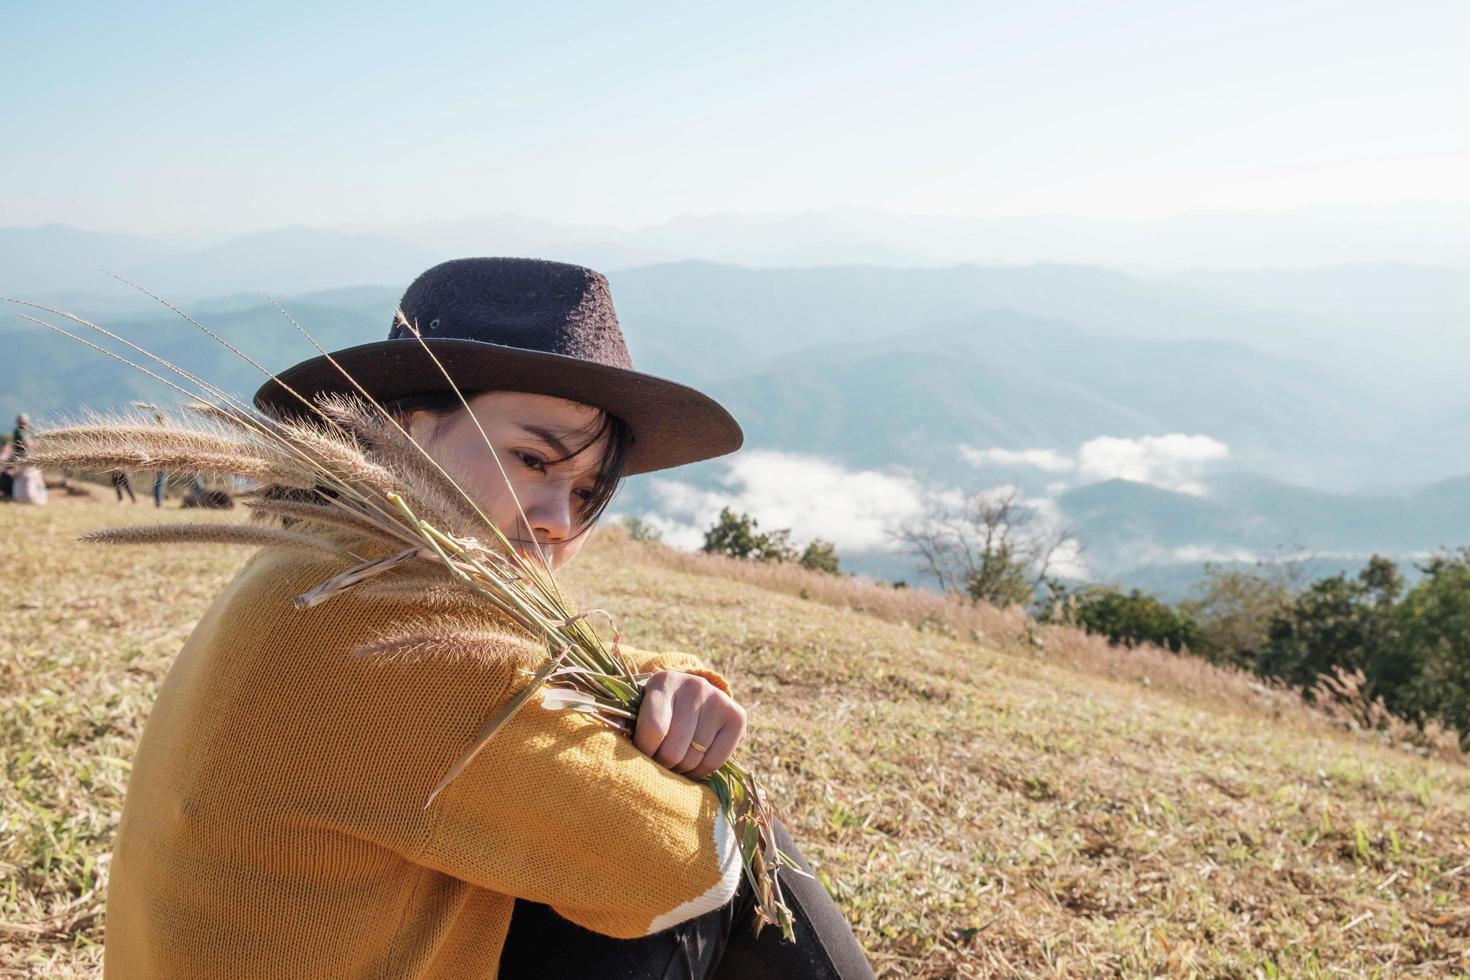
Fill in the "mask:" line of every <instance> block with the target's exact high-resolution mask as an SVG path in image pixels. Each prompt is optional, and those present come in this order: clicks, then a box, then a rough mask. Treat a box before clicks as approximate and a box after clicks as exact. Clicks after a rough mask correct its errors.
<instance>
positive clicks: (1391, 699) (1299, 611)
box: [1256, 555, 1404, 711]
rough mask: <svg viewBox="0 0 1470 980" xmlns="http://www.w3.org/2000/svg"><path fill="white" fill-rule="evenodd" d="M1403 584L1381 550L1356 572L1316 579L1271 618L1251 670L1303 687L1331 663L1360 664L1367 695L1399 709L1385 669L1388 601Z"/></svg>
mask: <svg viewBox="0 0 1470 980" xmlns="http://www.w3.org/2000/svg"><path fill="white" fill-rule="evenodd" d="M1403 588H1404V579H1403V576H1402V575H1400V574H1399V570H1398V566H1396V565H1395V564H1394V563H1393V562H1391V561H1389V560H1388V559H1387V558H1384V557H1383V556H1381V555H1374V556H1373V557H1372V558H1370V559H1369V561H1368V564H1367V565H1366V566H1364V567H1363V569H1362V570H1361V571H1359V572H1358V574H1357V576H1356V577H1353V578H1349V577H1348V576H1347V575H1345V574H1342V573H1339V574H1337V575H1333V576H1330V577H1328V578H1324V579H1318V580H1317V581H1316V582H1313V583H1312V584H1311V585H1309V586H1308V587H1307V588H1306V589H1304V590H1303V591H1302V592H1301V594H1299V595H1297V596H1296V597H1295V598H1294V599H1293V600H1292V601H1291V602H1290V603H1289V604H1288V605H1287V606H1286V607H1285V608H1284V609H1282V610H1281V612H1280V613H1278V614H1277V615H1276V616H1274V617H1273V618H1272V620H1271V622H1270V624H1269V625H1268V627H1267V629H1266V643H1265V645H1264V646H1263V647H1262V649H1261V653H1260V656H1259V657H1258V658H1257V660H1256V670H1257V671H1258V672H1259V673H1261V674H1264V675H1267V676H1270V677H1279V678H1281V679H1282V680H1284V681H1286V682H1287V683H1289V684H1292V685H1294V686H1296V687H1299V688H1301V689H1302V690H1304V691H1309V690H1311V689H1312V686H1313V685H1314V684H1315V683H1316V682H1317V678H1318V676H1319V675H1322V674H1330V673H1331V672H1332V670H1333V668H1334V667H1342V668H1344V669H1345V670H1349V671H1351V670H1354V669H1361V670H1362V671H1363V673H1364V674H1365V675H1366V676H1367V679H1368V695H1369V696H1370V697H1376V696H1378V695H1380V694H1381V695H1383V697H1384V700H1385V701H1386V702H1387V703H1388V706H1389V707H1390V708H1391V709H1393V710H1395V711H1398V710H1400V704H1399V703H1397V702H1398V698H1399V694H1398V693H1397V692H1395V691H1394V690H1392V689H1393V688H1394V687H1396V686H1397V685H1396V684H1395V683H1394V682H1393V681H1392V680H1391V679H1390V675H1391V674H1393V673H1397V668H1395V667H1394V666H1392V664H1393V662H1394V660H1395V655H1394V653H1393V651H1392V649H1391V646H1392V644H1393V643H1394V641H1395V639H1396V633H1397V624H1396V622H1395V609H1394V602H1395V600H1396V599H1397V598H1398V596H1399V594H1400V593H1401V592H1402V591H1403ZM1385 682H1387V683H1385Z"/></svg>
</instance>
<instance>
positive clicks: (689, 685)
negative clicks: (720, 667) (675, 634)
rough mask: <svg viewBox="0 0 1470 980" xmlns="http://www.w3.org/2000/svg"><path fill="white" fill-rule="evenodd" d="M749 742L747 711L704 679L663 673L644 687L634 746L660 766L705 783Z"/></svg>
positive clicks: (665, 671) (682, 674)
mask: <svg viewBox="0 0 1470 980" xmlns="http://www.w3.org/2000/svg"><path fill="white" fill-rule="evenodd" d="M744 737H745V709H744V708H742V707H740V705H738V704H736V703H735V701H734V699H733V698H731V697H730V695H728V694H726V693H725V692H724V691H722V690H720V689H719V688H718V687H715V686H714V685H713V684H711V683H710V682H709V681H707V680H705V679H704V678H703V677H699V676H696V675H694V674H686V673H684V672H683V671H678V670H661V671H659V672H658V673H656V674H654V675H653V676H652V677H650V678H649V679H648V683H647V684H646V685H644V688H643V705H642V707H640V708H639V709H638V725H637V728H636V729H635V730H634V732H633V744H634V745H636V746H637V747H638V749H639V751H641V752H642V753H643V754H644V755H646V756H648V757H649V758H650V759H652V760H654V761H655V762H657V763H659V764H660V765H662V766H665V767H666V768H668V769H672V770H673V771H674V772H677V773H683V774H684V775H686V776H688V777H689V778H690V779H703V778H705V777H706V776H708V775H709V774H710V773H712V772H714V771H715V770H716V769H718V768H720V765H721V764H722V763H723V762H724V761H725V760H726V759H728V758H730V756H731V755H732V754H734V752H735V746H737V745H739V744H740V740H741V739H742V738H744ZM696 744H697V745H701V746H703V747H704V751H702V752H701V751H700V750H699V749H698V748H696V747H695V746H696Z"/></svg>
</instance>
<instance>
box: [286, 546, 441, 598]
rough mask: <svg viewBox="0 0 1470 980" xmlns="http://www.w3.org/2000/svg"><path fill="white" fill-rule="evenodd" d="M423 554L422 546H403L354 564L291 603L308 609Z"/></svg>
mask: <svg viewBox="0 0 1470 980" xmlns="http://www.w3.org/2000/svg"><path fill="white" fill-rule="evenodd" d="M425 554H426V553H425V551H424V549H423V548H420V547H418V546H414V547H411V548H404V549H403V550H402V551H398V552H395V553H393V554H391V555H388V556H386V557H384V558H377V559H374V560H372V561H366V562H363V563H362V564H360V565H355V566H353V567H352V568H349V569H347V570H346V571H345V572H341V573H339V574H337V575H334V576H332V577H331V578H329V579H327V581H325V582H323V583H322V584H321V585H318V586H317V587H316V588H314V589H312V590H311V591H309V592H303V593H301V594H300V595H299V596H297V597H296V598H295V599H294V600H293V603H294V604H295V606H296V608H297V609H310V608H311V607H312V606H317V605H320V604H321V603H323V602H326V601H327V600H328V599H330V598H332V597H333V596H337V595H341V594H342V593H343V592H346V591H347V590H348V589H351V588H354V587H356V586H358V585H360V584H362V583H363V582H366V581H367V580H368V579H370V578H373V577H375V576H378V575H382V574H383V573H384V572H391V571H392V570H393V569H395V568H397V567H399V566H400V565H403V564H405V563H407V562H410V561H413V560H414V559H415V558H419V557H424V556H425Z"/></svg>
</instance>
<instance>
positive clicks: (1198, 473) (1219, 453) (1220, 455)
mask: <svg viewBox="0 0 1470 980" xmlns="http://www.w3.org/2000/svg"><path fill="white" fill-rule="evenodd" d="M960 454H961V455H962V456H964V458H965V459H966V460H968V461H969V462H970V463H973V464H974V465H975V466H977V467H979V468H982V469H984V468H995V467H999V468H1007V469H1018V468H1019V469H1035V470H1039V471H1041V472H1043V473H1051V474H1057V475H1066V476H1070V477H1072V478H1073V479H1074V480H1075V482H1076V483H1078V484H1086V483H1098V482H1100V481H1102V480H1131V481H1133V482H1134V483H1147V484H1150V485H1152V486H1156V487H1162V488H1163V489H1165V490H1173V491H1176V492H1178V493H1189V494H1194V495H1196V496H1203V495H1204V492H1205V489H1204V484H1203V482H1202V481H1201V477H1202V475H1203V472H1204V470H1205V468H1206V467H1207V466H1208V465H1209V464H1211V463H1214V462H1218V461H1220V460H1223V459H1226V458H1228V457H1229V455H1230V447H1229V446H1228V445H1226V444H1225V443H1223V442H1221V441H1220V440H1218V439H1213V438H1211V437H1210V436H1206V435H1185V434H1183V433H1179V432H1174V433H1170V434H1168V435H1162V436H1141V437H1138V438H1133V439H1126V438H1119V437H1117V436H1098V437H1097V438H1096V439H1089V440H1088V441H1087V442H1084V443H1083V444H1082V445H1081V446H1080V447H1079V448H1078V450H1077V452H1076V453H1074V454H1070V455H1069V454H1066V453H1062V452H1058V451H1057V450H1055V449H1019V450H1017V449H976V448H975V447H973V446H961V447H960ZM1063 486H1065V484H1064V483H1055V484H1053V485H1052V487H1053V489H1054V490H1058V489H1061V487H1063Z"/></svg>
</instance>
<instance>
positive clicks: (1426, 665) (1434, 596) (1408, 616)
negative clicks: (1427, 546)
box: [1379, 548, 1470, 749]
mask: <svg viewBox="0 0 1470 980" xmlns="http://www.w3.org/2000/svg"><path fill="white" fill-rule="evenodd" d="M1419 570H1420V571H1421V572H1423V573H1424V578H1422V579H1421V580H1420V581H1419V582H1418V583H1417V584H1416V585H1415V586H1414V587H1413V588H1412V589H1410V590H1409V592H1408V594H1407V595H1405V596H1404V598H1403V601H1402V602H1401V603H1400V604H1399V608H1398V616H1397V627H1398V637H1397V640H1398V642H1397V643H1396V644H1395V646H1396V647H1397V655H1396V656H1394V657H1393V658H1392V659H1391V660H1390V662H1389V663H1387V664H1384V665H1382V666H1381V667H1380V671H1379V673H1380V677H1381V680H1380V684H1381V685H1383V686H1385V687H1386V686H1388V685H1389V684H1391V683H1393V682H1395V681H1396V682H1398V684H1399V685H1400V690H1401V694H1400V698H1399V703H1400V708H1399V710H1400V713H1404V714H1408V715H1409V716H1410V717H1414V718H1418V719H1423V718H1426V717H1432V718H1437V719H1439V720H1440V721H1442V722H1444V723H1445V724H1448V725H1451V726H1453V727H1454V728H1455V729H1457V730H1458V731H1459V732H1460V742H1461V744H1462V745H1463V746H1464V747H1465V748H1467V749H1470V548H1462V549H1461V550H1460V551H1459V552H1458V553H1455V554H1450V555H1441V556H1437V557H1435V558H1433V559H1431V560H1430V561H1429V562H1428V563H1427V564H1424V565H1420V566H1419ZM1384 700H1385V701H1387V702H1388V703H1389V706H1390V707H1393V706H1394V701H1393V700H1392V699H1390V698H1388V697H1385V698H1384Z"/></svg>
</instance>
